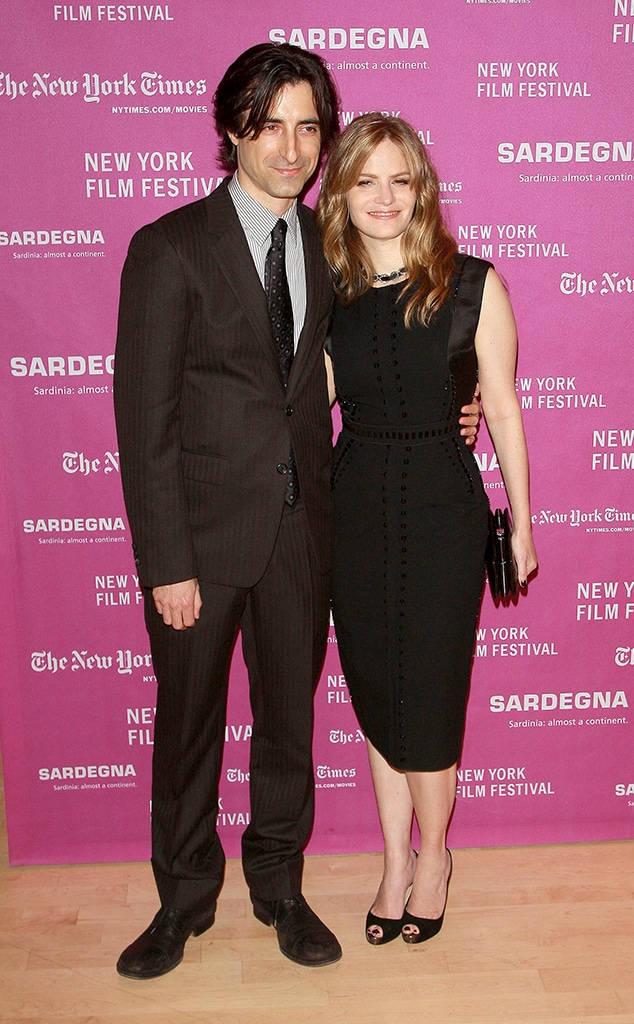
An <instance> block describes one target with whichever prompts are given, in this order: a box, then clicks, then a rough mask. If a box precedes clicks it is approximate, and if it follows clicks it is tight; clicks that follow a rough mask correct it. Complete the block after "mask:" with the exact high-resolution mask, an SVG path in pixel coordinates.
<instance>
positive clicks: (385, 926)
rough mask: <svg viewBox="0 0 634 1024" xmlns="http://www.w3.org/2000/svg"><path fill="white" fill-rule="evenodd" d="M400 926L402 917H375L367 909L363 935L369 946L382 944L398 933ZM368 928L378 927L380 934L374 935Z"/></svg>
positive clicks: (401, 925)
mask: <svg viewBox="0 0 634 1024" xmlns="http://www.w3.org/2000/svg"><path fill="white" fill-rule="evenodd" d="M402 927H403V917H399V918H395V917H377V915H376V914H373V913H372V911H371V910H368V916H367V917H366V919H365V937H366V939H367V940H368V942H369V943H370V945H371V946H383V945H385V943H386V942H391V941H392V939H395V938H396V936H397V935H399V934H400V932H401V928H402ZM370 928H380V929H381V934H380V935H375V934H374V933H373V932H371V931H370Z"/></svg>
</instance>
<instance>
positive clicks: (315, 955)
mask: <svg viewBox="0 0 634 1024" xmlns="http://www.w3.org/2000/svg"><path fill="white" fill-rule="evenodd" d="M252 902H253V913H254V914H255V916H256V917H257V919H258V921H261V922H262V924H272V925H273V927H274V928H275V929H276V931H277V941H278V942H279V945H280V950H281V952H282V953H283V954H284V956H287V957H288V959H289V960H293V961H294V963H296V964H301V966H302V967H323V966H324V965H325V964H334V963H335V962H336V961H337V960H340V959H341V946H340V945H339V943H338V942H337V939H336V938H335V936H334V935H333V934H332V932H331V931H330V929H329V928H326V925H325V924H324V923H323V921H320V920H319V918H318V917H317V914H315V913H314V911H312V910H311V909H310V907H309V906H308V904H307V902H306V900H305V899H304V897H303V896H302V894H301V893H299V894H298V895H297V896H291V897H289V899H285V900H269V901H265V900H256V899H253V898H252Z"/></svg>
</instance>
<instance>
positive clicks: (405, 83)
mask: <svg viewBox="0 0 634 1024" xmlns="http://www.w3.org/2000/svg"><path fill="white" fill-rule="evenodd" d="M2 20H3V24H2V34H3V44H2V59H1V63H0V107H1V110H2V116H3V122H4V125H5V131H4V133H3V138H4V141H3V145H2V152H1V156H0V159H1V161H2V172H3V173H2V182H3V186H2V216H1V219H0V288H1V290H2V297H3V310H4V312H3V331H2V349H3V355H2V374H1V379H2V399H1V402H0V415H1V417H2V430H1V435H0V444H1V445H2V454H3V460H2V474H3V479H2V499H1V500H2V523H3V530H4V533H5V539H6V543H5V544H4V545H3V554H2V560H3V566H2V567H3V569H4V583H3V586H2V591H1V596H2V604H3V610H2V616H1V621H2V630H3V651H4V668H3V671H2V674H1V686H2V746H3V756H4V777H5V787H6V800H7V811H8V827H9V845H10V856H11V861H12V863H14V864H24V863H50V862H66V861H104V860H132V859H142V858H145V857H147V856H148V853H149V815H150V806H149V797H150V761H151V753H152V736H153V718H154V703H155V687H156V683H155V678H154V675H153V670H152V664H151V660H150V655H149V651H148V643H147V639H146V634H145V630H144V627H143V623H142V614H141V608H140V593H139V590H138V587H137V580H136V578H135V575H134V562H133V559H132V555H131V547H130V537H129V533H128V528H127V524H126V519H125V514H124V508H123V501H122V497H121V487H120V474H119V458H118V453H117V444H116V436H115V429H114V422H113V415H112V364H113V349H114V339H115V322H116V309H117V298H118V286H119V274H120V270H121V266H122V263H123V259H124V257H125V253H126V248H127V244H128V241H129V238H130V236H131V235H132V233H133V231H134V230H135V229H136V228H137V227H139V226H140V225H141V224H143V223H146V222H147V221H150V220H153V219H155V218H156V217H158V216H160V215H161V214H162V213H164V212H165V211H167V210H170V209H173V208H174V207H176V206H179V205H181V204H183V203H186V202H188V201H189V200H191V199H194V198H196V197H200V196H203V195H205V194H207V193H209V192H210V191H211V190H212V189H213V188H215V186H216V185H217V184H218V182H219V181H220V177H221V174H222V172H221V170H220V169H219V167H218V165H217V162H216V151H217V139H216V136H215V132H214V129H213V124H212V119H211V113H210V111H211V103H210V101H211V96H212V94H213V90H214V88H215V85H216V83H217V81H218V80H219V78H220V76H221V74H222V73H223V71H224V69H225V67H226V66H227V65H228V63H230V61H231V60H233V59H234V57H235V56H237V54H238V53H239V52H241V51H242V50H243V49H245V48H246V47H247V46H250V45H252V44H254V43H257V42H261V41H263V40H267V39H270V40H275V41H288V42H292V43H296V44H298V45H300V46H302V47H305V48H308V49H311V50H314V51H316V52H317V53H319V54H321V55H322V56H323V57H324V59H325V60H326V61H327V62H328V64H329V67H330V68H331V70H332V73H333V75H334V77H335V79H336V81H337V83H338V86H339V89H340V93H341V103H342V109H341V121H342V123H343V124H346V123H347V122H348V121H349V120H350V119H351V118H352V117H353V116H355V115H356V114H358V113H360V112H362V111H366V110H373V109H379V110H383V111H385V112H387V113H396V114H400V115H402V116H403V117H405V118H406V119H407V120H409V121H411V122H412V123H413V124H414V126H415V127H416V129H417V130H418V132H419V134H420V137H421V138H422V139H423V141H424V142H425V143H426V144H427V146H428V147H429V150H430V153H431V155H432V157H433V159H434V161H435V163H436V166H437V168H438V172H439V177H440V179H441V181H442V202H443V204H444V211H445V213H446V215H447V219H448V222H449V224H450V226H451V228H452V230H453V232H454V234H455V235H456V237H457V239H458V241H459V245H460V248H461V249H462V250H463V251H465V252H471V253H474V254H475V255H478V256H484V257H486V258H488V259H492V260H493V261H494V262H495V264H496V267H497V268H498V270H499V271H500V272H501V273H502V275H503V276H504V277H505V279H506V281H507V282H508V287H509V289H510V294H511V297H512V301H513V305H514V308H515V311H516V315H517V320H518V325H519V335H520V359H519V366H518V376H517V390H518V394H519V397H520V400H521V404H522V408H523V410H524V416H525V423H526V431H527V434H528V439H529V444H530V451H531V458H532V502H533V510H534V528H535V537H536V542H537V546H538V550H539V555H540V571H539V578H538V579H537V580H536V581H535V582H533V583H532V584H531V586H530V588H529V592H528V596H526V597H522V598H521V600H520V601H519V603H518V604H517V606H515V607H514V606H511V607H510V608H495V606H494V605H493V603H492V601H491V599H490V598H489V596H488V595H485V598H484V602H483V606H482V615H481V621H480V627H479V631H478V638H477V651H476V657H475V663H474V671H473V680H472V688H471V699H470V707H469V714H468V722H467V735H466V742H465V747H464V755H463V758H462V762H461V765H460V773H459V793H458V800H457V806H456V812H455V815H454V820H453V824H452V826H451V836H450V840H451V843H452V844H453V845H454V846H458V847H460V846H472V845H477V846H486V845H494V844H496V845H497V844H516V843H539V842H554V841H568V840H593V839H610V838H621V837H627V836H632V823H633V817H634V769H633V765H632V747H633V745H632V710H631V703H632V683H633V681H634V557H633V551H634V543H633V541H634V488H633V486H632V481H633V479H634V412H633V402H632V387H631V381H632V376H633V374H634V355H633V352H634V346H633V345H632V313H631V310H632V298H633V296H632V292H633V287H634V286H633V275H632V202H631V195H632V183H633V181H634V165H633V159H634V150H633V141H632V117H631V97H632V94H633V92H634V76H633V75H632V56H633V54H634V45H633V43H634V2H632V0H594V2H592V3H589V2H586V3H579V0H443V3H442V4H440V3H438V2H432V0H419V2H417V3H415V4H412V3H410V2H409V0H407V2H402V0H394V2H392V3H390V4H385V3H383V2H381V3H379V2H375V0H365V2H364V3H361V2H359V0H352V2H351V3H349V4H345V5H341V4H339V3H335V2H334V0H323V2H320V3H312V2H303V3H302V2H301V0H300V2H297V0H277V2H276V3H273V4H271V3H270V2H264V0H251V2H250V3H248V4H240V3H235V2H228V0H215V2H209V0H170V2H169V3H152V4H150V3H138V4H136V3H134V4H120V3H96V2H86V3H51V2H48V0H22V2H18V0H7V3H5V4H4V5H3V19H2ZM313 198H314V196H313ZM477 452H478V455H477V457H478V461H479V463H480V467H481V469H482V473H483V477H484V480H485V483H486V487H487V489H488V492H489V495H490V498H491V502H492V503H493V505H494V507H495V505H504V504H505V503H506V496H505V493H504V490H503V486H502V482H501V477H500V473H499V470H498V466H497V462H496V459H495V455H494V453H493V450H492V446H491V443H490V441H489V439H488V436H487V434H486V430H485V429H484V428H483V429H482V431H481V436H480V440H479V443H478V449H477ZM416 613H417V614H419V615H421V616H424V615H425V609H424V608H420V609H418V610H417V611H416ZM316 709H317V727H316V735H315V782H316V787H317V816H316V824H315V830H314V834H313V838H312V840H311V844H310V847H309V852H312V853H325V852H345V851H357V850H373V849H377V848H378V847H379V842H380V837H379V830H378V823H377V819H376V813H375V810H374V804H373V799H372V795H371V788H370V782H369V776H368V771H367V766H366V756H365V745H364V739H363V735H362V734H361V732H360V731H359V728H358V726H357V723H356V721H355V718H354V714H353V711H352V708H351V705H350V702H349V697H348V691H347V688H346V682H345V679H344V677H343V675H342V674H341V668H340V665H339V661H338V657H337V641H336V637H335V635H334V631H333V630H331V635H330V638H329V644H328V651H327V657H326V664H325V667H324V672H323V678H322V680H321V684H320V686H319V689H318V692H317V697H316ZM249 735H250V713H249V706H248V698H247V692H246V681H245V672H244V666H243V662H242V660H241V657H240V652H239V650H238V651H237V652H236V657H235V662H234V668H233V674H232V687H231V697H230V703H229V711H228V720H227V733H226V739H227V742H226V750H225V759H224V767H223V776H222V790H221V794H222V803H221V810H220V813H219V827H220V830H221V833H222V837H223V842H224V843H225V846H226V849H227V852H228V854H229V855H230V856H236V855H238V852H239V838H240V834H241V832H242V830H243V828H244V825H245V824H246V823H247V822H248V817H249V800H248V749H249Z"/></svg>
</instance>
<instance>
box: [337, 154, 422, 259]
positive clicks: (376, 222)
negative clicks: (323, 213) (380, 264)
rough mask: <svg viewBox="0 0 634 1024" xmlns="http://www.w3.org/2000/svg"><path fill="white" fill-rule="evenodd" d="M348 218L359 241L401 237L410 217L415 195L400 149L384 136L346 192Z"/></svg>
mask: <svg viewBox="0 0 634 1024" xmlns="http://www.w3.org/2000/svg"><path fill="white" fill-rule="evenodd" d="M346 201H347V203H348V212H349V214H350V220H351V221H352V223H353V224H354V226H355V227H356V228H357V230H358V231H359V234H360V235H361V240H362V241H369V240H370V239H372V240H373V241H388V240H392V239H395V238H400V237H401V235H402V234H403V232H404V231H405V229H406V227H407V225H408V224H409V222H410V220H411V219H412V214H413V213H414V206H415V205H416V196H415V194H414V192H413V191H412V189H411V187H410V174H409V171H408V170H407V163H406V161H405V157H404V156H403V153H402V151H401V150H400V149H399V147H398V146H396V145H395V144H394V143H393V142H391V141H390V140H389V139H384V140H383V142H380V143H379V145H378V146H377V147H376V149H375V150H374V152H373V153H371V155H370V156H369V157H368V159H367V160H366V162H365V164H364V165H363V168H362V170H361V173H360V175H359V177H358V179H357V182H356V184H354V185H353V186H352V188H351V189H350V191H349V192H347V193H346Z"/></svg>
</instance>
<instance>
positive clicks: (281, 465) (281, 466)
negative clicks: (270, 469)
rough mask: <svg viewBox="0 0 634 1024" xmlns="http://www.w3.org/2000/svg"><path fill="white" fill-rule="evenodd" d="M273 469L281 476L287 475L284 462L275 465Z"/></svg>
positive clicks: (286, 467)
mask: <svg viewBox="0 0 634 1024" xmlns="http://www.w3.org/2000/svg"><path fill="white" fill-rule="evenodd" d="M275 468H276V469H277V471H278V473H281V474H282V476H283V475H284V474H285V473H288V466H287V465H286V463H285V462H278V464H277V466H276V467H275Z"/></svg>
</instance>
